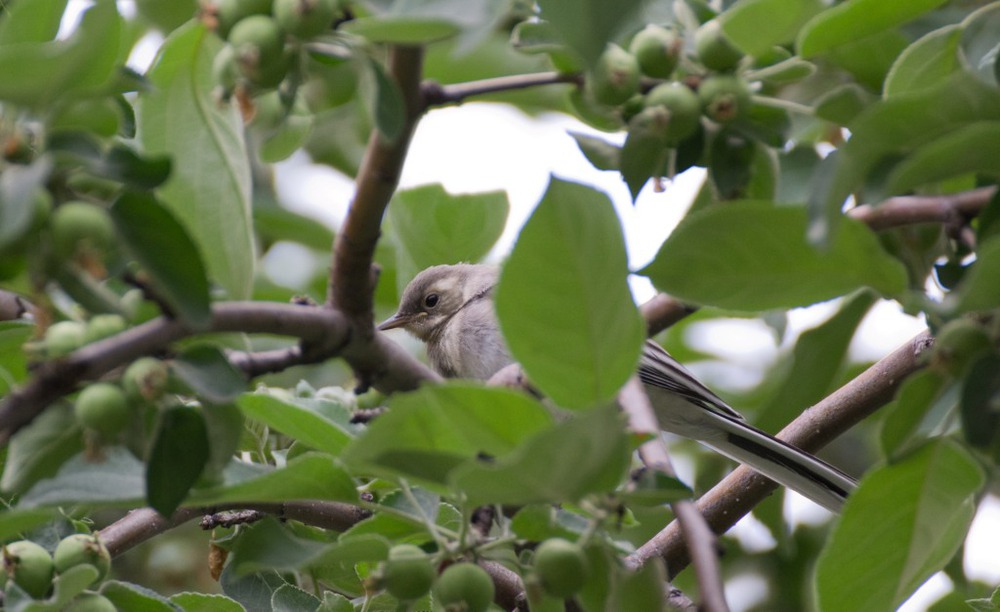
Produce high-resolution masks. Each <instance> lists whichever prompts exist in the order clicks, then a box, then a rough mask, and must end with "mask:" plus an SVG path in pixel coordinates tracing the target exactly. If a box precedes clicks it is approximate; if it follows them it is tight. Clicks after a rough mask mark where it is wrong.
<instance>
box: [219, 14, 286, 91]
mask: <svg viewBox="0 0 1000 612" xmlns="http://www.w3.org/2000/svg"><path fill="white" fill-rule="evenodd" d="M229 44H231V45H232V46H233V49H234V50H235V52H236V63H237V65H238V66H239V69H240V72H241V73H242V74H243V76H244V77H246V79H247V80H248V81H250V82H251V83H253V84H254V85H257V86H258V87H263V88H270V87H275V86H277V85H278V84H279V83H281V81H282V79H284V78H285V73H286V72H287V68H288V62H287V60H286V58H285V52H284V47H285V35H284V33H283V32H282V31H281V28H279V27H278V24H277V23H276V22H275V21H274V19H272V18H271V17H269V16H266V15H251V16H249V17H247V18H246V19H243V20H241V21H240V22H239V23H237V24H236V25H235V26H233V29H232V31H231V32H230V33H229Z"/></svg>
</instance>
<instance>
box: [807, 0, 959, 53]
mask: <svg viewBox="0 0 1000 612" xmlns="http://www.w3.org/2000/svg"><path fill="white" fill-rule="evenodd" d="M945 1H946V0H910V1H909V2H884V1H883V0H848V1H847V2H844V3H842V4H839V5H837V6H834V7H832V8H829V9H827V10H825V11H823V12H822V13H820V14H819V15H817V16H816V17H814V18H813V19H812V20H810V21H809V22H808V23H807V24H806V25H805V27H803V28H802V30H800V31H799V35H798V39H797V41H796V47H797V48H798V51H799V54H800V55H801V56H802V57H812V56H815V55H819V54H821V53H824V52H827V51H829V50H831V49H833V48H834V47H838V46H840V45H845V44H848V43H851V42H854V41H857V40H859V39H861V38H864V37H866V36H870V35H872V34H877V33H879V32H882V31H883V30H887V29H889V28H893V27H895V26H897V25H900V24H902V23H906V22H907V21H911V20H913V19H915V18H917V17H919V16H920V15H923V14H924V13H926V12H927V11H930V10H932V9H935V8H937V7H938V6H940V5H942V4H944V3H945Z"/></svg>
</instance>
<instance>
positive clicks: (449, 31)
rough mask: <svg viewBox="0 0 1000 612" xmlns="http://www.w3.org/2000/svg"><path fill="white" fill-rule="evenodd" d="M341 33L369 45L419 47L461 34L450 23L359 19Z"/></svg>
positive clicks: (409, 19)
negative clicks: (387, 44)
mask: <svg viewBox="0 0 1000 612" xmlns="http://www.w3.org/2000/svg"><path fill="white" fill-rule="evenodd" d="M343 29H344V31H346V32H350V33H352V34H356V35H357V36H362V37H364V38H367V39H368V40H370V41H372V42H382V43H392V44H397V45H419V44H425V43H430V42H435V41H439V40H443V39H445V38H450V37H452V36H455V35H456V34H458V33H459V32H460V31H461V30H460V28H459V27H458V26H457V25H455V24H454V23H453V22H452V21H450V20H448V19H443V18H434V17H425V18H420V19H418V18H415V17H407V16H401V17H394V16H392V17H382V16H380V17H362V18H359V19H353V20H351V21H349V22H348V23H346V24H344V26H343Z"/></svg>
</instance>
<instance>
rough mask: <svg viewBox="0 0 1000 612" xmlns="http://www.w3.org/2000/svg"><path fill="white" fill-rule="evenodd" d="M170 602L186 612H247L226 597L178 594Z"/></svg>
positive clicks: (172, 596)
mask: <svg viewBox="0 0 1000 612" xmlns="http://www.w3.org/2000/svg"><path fill="white" fill-rule="evenodd" d="M170 601H171V602H173V603H175V604H177V605H178V606H180V607H181V608H183V609H184V612H246V609H245V608H244V607H243V606H241V605H240V604H239V603H237V602H236V601H235V600H233V599H230V598H228V597H226V596H225V595H218V594H209V593H191V592H187V593H177V594H176V595H171V596H170Z"/></svg>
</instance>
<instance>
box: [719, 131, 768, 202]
mask: <svg viewBox="0 0 1000 612" xmlns="http://www.w3.org/2000/svg"><path fill="white" fill-rule="evenodd" d="M755 145H756V143H755V142H754V141H752V140H751V139H749V138H747V137H745V136H743V135H741V134H738V133H736V132H735V131H732V130H725V129H724V130H722V131H720V132H719V133H718V134H716V135H715V137H714V138H712V144H711V145H710V147H709V151H708V159H709V164H708V166H709V167H708V175H709V177H711V179H712V183H713V184H714V185H715V189H716V191H717V192H718V195H719V198H720V199H722V200H735V199H738V198H741V197H746V190H747V186H748V185H749V184H750V177H751V175H752V167H751V166H752V164H753V161H754V156H755V154H756V152H757V147H756V146H755Z"/></svg>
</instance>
